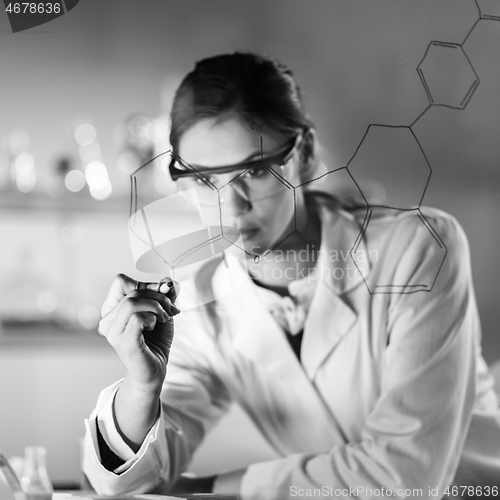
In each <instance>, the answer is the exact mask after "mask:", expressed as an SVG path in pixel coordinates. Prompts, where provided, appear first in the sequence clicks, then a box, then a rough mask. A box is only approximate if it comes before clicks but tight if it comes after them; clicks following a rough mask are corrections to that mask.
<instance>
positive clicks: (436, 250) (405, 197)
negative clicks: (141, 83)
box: [129, 0, 500, 295]
mask: <svg viewBox="0 0 500 500" xmlns="http://www.w3.org/2000/svg"><path fill="white" fill-rule="evenodd" d="M474 4H475V6H476V8H477V18H476V20H475V22H474V23H473V25H472V27H471V28H470V30H469V31H468V33H467V34H466V36H465V38H464V39H463V41H462V42H461V43H456V42H454V41H453V42H450V41H436V40H434V41H431V42H430V43H429V45H428V46H427V48H426V50H425V53H424V55H423V57H422V59H421V60H420V62H419V63H418V65H417V68H416V71H417V74H418V76H419V78H420V80H421V83H422V85H423V88H424V90H425V92H426V94H427V98H428V105H427V107H426V108H425V109H424V110H423V111H422V112H421V113H420V114H419V115H418V116H417V117H416V119H414V120H413V121H412V122H411V123H410V124H409V125H407V124H406V125H401V124H399V125H392V124H380V123H371V124H369V125H368V127H367V129H366V131H365V133H364V135H363V137H362V139H361V141H360V142H359V144H358V146H357V147H356V149H355V151H354V154H353V155H352V156H351V158H350V159H349V160H348V162H347V164H346V165H345V166H343V167H340V168H335V169H333V170H327V169H326V172H319V173H318V174H317V175H316V177H315V178H314V179H312V180H309V181H307V182H300V181H294V180H293V179H291V178H290V176H288V175H287V173H286V166H285V165H276V164H274V163H273V164H271V163H270V162H269V160H268V158H266V156H265V155H264V148H263V136H262V135H260V132H262V126H261V125H260V124H257V123H252V124H251V125H250V128H251V130H252V131H254V132H255V133H256V135H258V136H259V138H260V139H259V140H260V158H259V159H258V160H256V161H255V162H253V163H251V164H248V166H247V168H244V169H240V170H239V171H238V172H237V173H236V174H235V175H234V177H232V178H231V179H230V180H229V181H228V182H225V183H224V184H223V185H219V184H217V183H215V182H212V181H211V180H210V179H209V176H207V175H206V172H204V171H202V170H201V169H197V168H196V167H194V166H191V165H189V164H186V163H185V162H183V160H182V159H181V158H178V157H177V158H176V157H175V155H173V153H172V152H171V151H167V152H165V153H162V154H161V155H158V156H157V157H156V158H154V159H153V160H151V161H150V162H148V163H147V164H145V165H143V166H142V167H140V168H139V169H138V170H137V171H135V172H134V173H133V174H132V175H131V184H132V189H131V204H130V207H131V208H130V219H129V234H133V235H134V238H135V240H136V242H135V245H136V250H135V260H136V267H137V268H138V270H143V271H145V272H162V271H165V272H169V271H172V272H173V271H174V269H177V268H180V267H185V266H189V265H191V264H195V263H199V262H203V261H205V260H209V259H220V263H224V265H225V267H226V268H227V267H228V260H227V259H226V253H227V252H234V251H236V252H237V253H239V254H241V255H243V256H246V258H249V259H253V260H254V262H255V263H258V262H259V261H260V259H261V258H262V257H265V256H267V255H268V254H270V253H271V252H274V251H276V250H277V249H279V248H280V247H281V246H282V245H284V244H285V242H287V241H288V240H289V239H290V238H297V239H298V240H300V242H302V244H305V245H308V246H310V248H312V249H314V245H313V243H312V242H311V241H309V240H308V238H307V237H306V236H305V235H304V234H303V233H302V232H301V231H300V230H299V229H298V224H297V200H298V192H299V190H300V189H302V188H304V189H309V190H314V189H315V188H316V187H317V186H319V185H320V184H321V183H322V182H324V181H325V179H326V178H327V177H329V178H332V174H336V178H339V176H340V175H342V176H343V179H344V181H343V182H347V184H350V188H349V189H351V192H352V191H355V194H354V198H357V199H358V200H361V203H359V204H358V206H357V211H358V219H359V224H358V233H357V235H356V237H355V238H354V239H353V241H352V244H351V245H350V250H349V258H350V259H351V260H352V264H353V265H354V266H355V268H356V269H357V271H358V272H359V274H360V275H361V277H362V280H363V281H364V284H365V286H366V288H367V290H368V292H369V294H370V295H372V294H410V293H415V292H420V291H424V292H430V291H431V290H432V289H433V287H434V284H435V282H436V280H437V278H438V275H439V272H440V270H441V268H442V266H443V264H444V262H445V259H446V257H447V254H448V248H447V246H446V244H445V242H444V241H443V240H442V238H441V237H440V235H439V233H438V231H437V230H436V229H435V228H434V227H433V225H432V224H431V222H430V219H431V218H430V217H428V216H426V212H425V210H423V209H422V202H423V199H424V196H425V193H426V190H427V188H428V186H429V182H430V180H431V176H432V167H431V164H430V162H429V161H428V158H427V156H426V154H425V152H424V150H423V148H422V146H421V144H420V142H419V140H418V137H417V135H416V134H415V132H414V126H415V125H416V123H417V122H418V121H419V120H420V119H421V118H422V117H423V116H424V115H425V114H426V113H427V112H428V110H429V109H431V108H432V107H435V106H443V107H448V108H451V109H454V110H464V109H465V108H466V106H467V105H468V104H469V102H470V101H471V99H472V98H473V96H474V93H475V92H476V90H477V89H478V87H479V85H480V83H481V82H480V78H479V75H478V74H477V73H476V71H475V69H474V66H473V61H471V59H469V56H468V55H467V51H466V50H465V48H464V45H465V44H466V42H467V40H468V39H469V37H470V35H471V33H472V32H473V30H474V29H475V28H476V27H477V26H478V25H479V23H481V22H487V21H500V2H497V1H495V2H493V1H492V0H474ZM172 161H177V162H179V163H180V164H181V168H184V169H188V170H189V171H190V174H191V175H190V177H192V178H193V179H194V181H195V184H196V188H195V189H193V190H186V191H184V192H180V193H176V194H172V195H169V196H167V197H164V198H162V199H159V200H151V199H149V198H148V196H147V194H145V193H148V192H151V191H150V190H148V188H147V182H146V181H142V180H141V173H143V172H144V171H145V169H154V168H156V169H160V168H161V169H162V170H163V171H164V172H165V173H167V169H166V167H165V165H166V163H165V162H167V163H168V162H170V164H172ZM257 169H258V170H259V171H260V174H259V178H260V179H261V184H259V185H256V186H253V185H245V189H244V190H242V189H241V188H240V187H239V186H240V184H241V183H244V182H247V181H246V179H247V178H250V177H252V173H253V172H254V171H255V170H257ZM370 176H371V177H372V178H373V180H374V181H376V182H377V183H378V185H382V186H383V190H382V191H381V190H380V189H379V190H378V191H377V190H376V189H373V185H374V184H372V185H370V183H369V182H368V183H367V182H366V179H367V178H368V177H370ZM172 178H173V177H172ZM346 179H347V181H346ZM173 180H175V179H173ZM264 181H265V182H264ZM141 184H143V185H144V186H143V188H142V190H141V189H140V188H139V186H140V185H141ZM264 185H265V189H264V190H262V186H264ZM353 186H354V188H353ZM234 193H238V194H239V195H240V196H242V197H243V198H245V197H246V201H247V202H249V203H259V202H260V201H261V200H265V199H267V198H269V197H271V196H272V197H275V198H276V203H277V204H278V203H279V204H280V206H288V207H289V209H290V210H289V212H293V216H292V222H291V224H290V227H289V230H288V231H287V232H286V234H282V235H281V236H280V237H279V239H278V241H276V242H275V243H274V244H273V245H271V248H268V249H267V250H266V251H265V253H263V254H262V255H260V254H259V253H256V252H253V249H251V248H246V247H245V244H244V238H243V237H242V234H241V233H240V231H239V230H238V229H237V228H235V227H233V226H232V225H231V224H230V223H229V221H226V220H225V215H224V210H223V206H224V202H225V200H227V199H228V197H230V196H232V195H233V194H234ZM248 193H250V194H248ZM175 196H179V197H180V199H181V200H182V201H183V203H185V205H186V206H189V208H190V210H191V212H190V213H191V216H192V220H193V221H196V222H190V223H188V222H186V224H184V225H182V226H179V224H177V226H176V227H177V228H178V230H177V232H174V234H169V235H168V236H167V235H166V234H163V236H161V235H162V231H163V232H165V229H164V228H165V227H166V226H169V224H168V222H167V221H165V214H166V213H168V212H169V211H170V212H172V213H176V212H177V211H176V210H174V209H173V207H174V204H178V200H177V199H176V200H174V198H173V197H175ZM342 196H344V194H342V195H341V197H342ZM384 213H385V214H387V213H390V214H393V215H394V214H399V215H400V216H401V218H402V219H401V220H403V219H404V221H405V224H406V227H407V231H406V233H405V234H406V235H407V236H408V239H407V240H405V241H402V242H401V248H402V249H403V250H402V251H403V252H411V251H412V250H414V249H413V247H412V244H411V238H410V235H411V234H413V233H415V232H417V231H420V232H422V231H423V233H422V234H423V236H422V239H423V240H424V241H425V244H426V245H427V248H429V249H432V253H433V255H434V256H435V258H434V259H433V262H434V265H435V269H434V270H433V272H432V273H428V276H429V277H428V278H427V281H426V282H422V281H421V280H420V281H419V282H414V281H413V280H414V279H418V278H414V275H415V271H416V270H415V269H407V270H406V271H405V272H400V273H399V274H397V275H395V276H392V277H387V278H386V277H383V276H378V277H376V278H372V277H369V276H368V274H367V273H366V269H365V268H364V267H363V266H361V265H359V259H358V252H359V249H360V247H361V243H362V242H364V241H365V240H366V239H367V235H369V232H370V227H371V226H370V224H372V223H373V221H375V220H377V219H378V218H379V217H380V216H383V214H384ZM381 214H382V215H381ZM186 221H187V218H186ZM158 234H159V235H160V237H158ZM403 239H404V238H403ZM373 250H375V251H377V249H376V248H373ZM379 258H380V259H384V258H386V256H384V255H382V254H380V255H379ZM387 258H388V257H387ZM243 260H245V259H243Z"/></svg>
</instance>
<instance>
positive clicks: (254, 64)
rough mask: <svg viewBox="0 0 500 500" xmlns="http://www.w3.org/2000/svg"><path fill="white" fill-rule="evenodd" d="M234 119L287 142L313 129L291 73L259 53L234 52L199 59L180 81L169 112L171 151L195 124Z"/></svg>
mask: <svg viewBox="0 0 500 500" xmlns="http://www.w3.org/2000/svg"><path fill="white" fill-rule="evenodd" d="M231 115H237V116H239V117H241V118H243V119H245V120H248V122H249V124H251V123H256V124H258V125H260V126H262V127H263V128H264V127H266V128H268V129H270V130H271V131H273V132H276V133H279V134H281V135H283V136H284V137H287V138H288V137H292V136H293V135H296V134H297V133H299V132H301V131H303V130H305V129H306V128H310V127H313V123H312V122H311V121H310V120H309V118H308V117H307V114H306V111H305V107H304V103H303V98H302V91H301V89H300V87H299V85H298V83H297V82H296V80H295V78H294V76H293V73H292V72H291V70H289V69H288V68H287V67H286V66H284V65H283V64H281V63H280V62H278V61H275V60H272V59H268V58H266V57H263V56H260V55H257V54H252V53H242V52H235V53H233V54H224V55H218V56H214V57H209V58H206V59H202V60H201V61H198V62H197V63H196V66H195V68H194V69H193V71H191V72H190V73H188V74H187V75H186V77H185V78H184V79H183V81H182V82H181V84H180V86H179V88H178V89H177V92H176V94H175V98H174V102H173V106H172V112H171V131H170V144H171V146H172V148H173V150H174V151H178V147H179V141H180V138H181V136H182V134H183V133H184V132H185V131H186V130H187V129H189V128H190V127H191V126H193V125H194V124H195V123H196V122H198V121H200V120H203V119H210V118H211V119H214V118H215V119H216V120H224V119H225V118H227V117H229V116H231Z"/></svg>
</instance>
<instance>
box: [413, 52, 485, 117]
mask: <svg viewBox="0 0 500 500" xmlns="http://www.w3.org/2000/svg"><path fill="white" fill-rule="evenodd" d="M417 71H418V75H419V76H420V79H421V80H422V84H423V86H424V88H425V91H426V92H427V97H428V98H429V103H430V104H431V106H447V107H449V108H453V109H464V108H465V106H467V103H468V102H469V100H470V98H471V97H472V95H473V94H474V91H475V90H476V88H477V86H478V85H479V77H478V76H477V74H476V72H475V71H474V68H473V67H472V64H471V63H470V61H469V58H468V57H467V54H466V53H465V52H464V49H463V48H462V46H461V45H460V44H458V43H444V42H431V43H430V44H429V46H428V47H427V50H426V51H425V55H424V57H423V59H422V61H421V62H420V64H419V65H418V67H417Z"/></svg>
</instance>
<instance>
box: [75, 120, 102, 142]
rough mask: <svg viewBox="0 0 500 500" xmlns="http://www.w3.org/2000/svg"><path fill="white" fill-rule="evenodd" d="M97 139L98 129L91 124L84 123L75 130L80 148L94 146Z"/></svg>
mask: <svg viewBox="0 0 500 500" xmlns="http://www.w3.org/2000/svg"><path fill="white" fill-rule="evenodd" d="M96 137H97V132H96V129H95V127H94V126H93V125H90V124H89V123H82V124H81V125H79V126H78V127H77V128H76V130H75V141H76V142H77V143H78V144H80V146H88V145H89V144H92V143H93V142H94V141H95V138H96Z"/></svg>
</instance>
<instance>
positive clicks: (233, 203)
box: [220, 182, 252, 216]
mask: <svg viewBox="0 0 500 500" xmlns="http://www.w3.org/2000/svg"><path fill="white" fill-rule="evenodd" d="M220 204H221V210H222V213H223V214H226V215H233V216H234V215H241V214H244V213H246V212H249V211H250V210H251V209H252V203H251V202H250V200H249V199H248V197H247V196H246V194H245V193H244V191H243V189H242V187H241V186H239V185H238V183H237V182H232V183H231V184H228V185H227V186H225V187H224V189H222V190H221V191H220Z"/></svg>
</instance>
